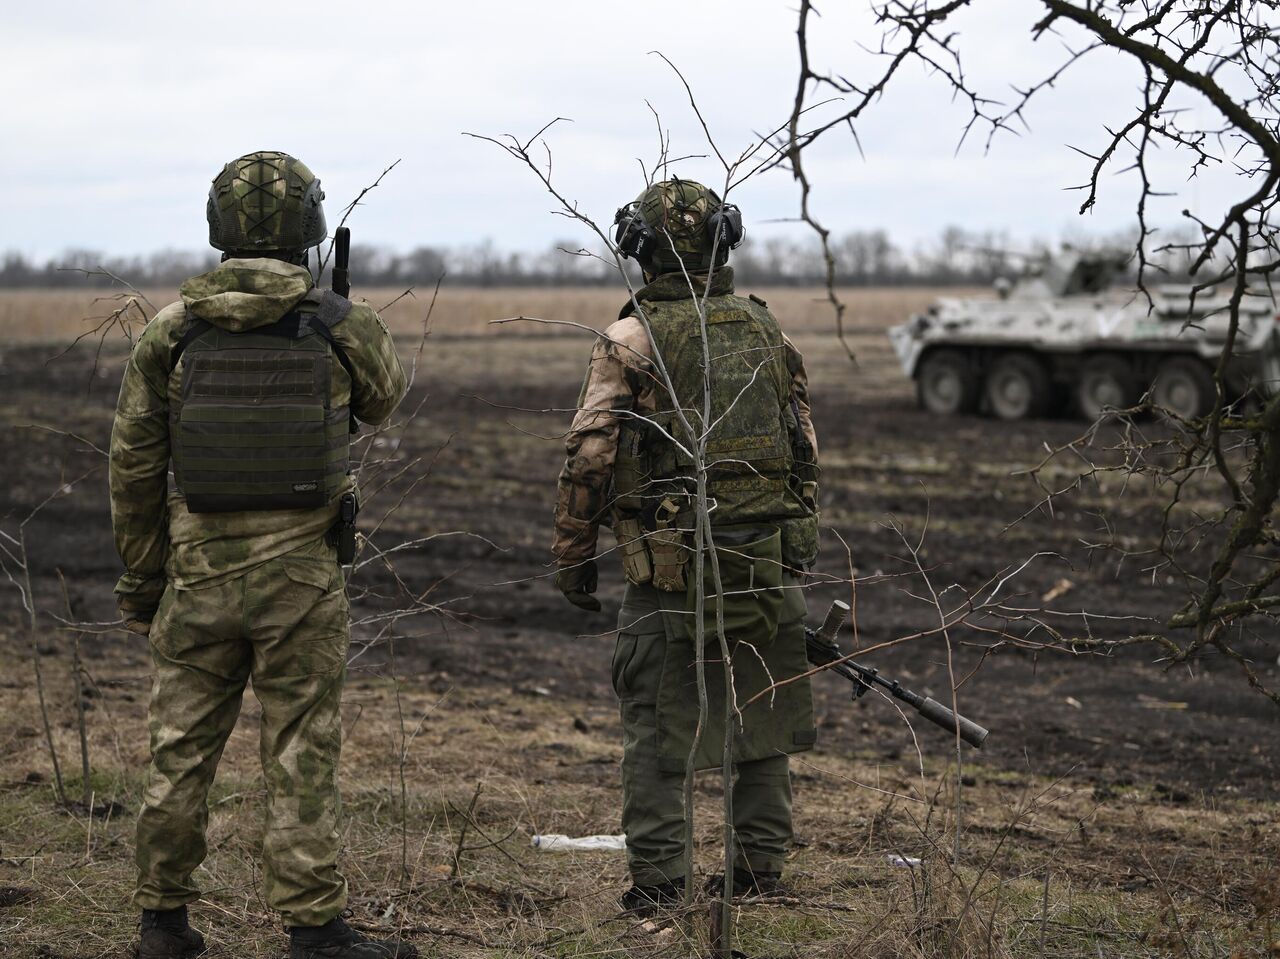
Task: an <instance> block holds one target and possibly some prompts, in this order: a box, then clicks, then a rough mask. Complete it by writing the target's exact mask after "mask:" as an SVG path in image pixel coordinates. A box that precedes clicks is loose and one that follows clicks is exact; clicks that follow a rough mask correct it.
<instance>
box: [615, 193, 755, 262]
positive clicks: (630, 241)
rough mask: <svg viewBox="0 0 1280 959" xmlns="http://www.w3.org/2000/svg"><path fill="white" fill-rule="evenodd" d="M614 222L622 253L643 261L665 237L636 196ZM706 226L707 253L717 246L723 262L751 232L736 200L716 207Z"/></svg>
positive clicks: (617, 214)
mask: <svg viewBox="0 0 1280 959" xmlns="http://www.w3.org/2000/svg"><path fill="white" fill-rule="evenodd" d="M712 195H713V196H714V194H712ZM613 224H614V226H615V227H617V229H616V230H615V231H614V237H613V239H614V242H615V243H616V244H617V245H618V252H619V253H621V254H622V255H623V256H624V257H630V258H631V259H634V260H638V261H639V262H640V263H641V264H644V263H647V262H649V261H651V260H652V259H653V254H654V253H655V252H657V250H658V244H659V242H660V240H661V238H660V237H659V235H658V231H657V230H656V229H655V228H654V227H653V226H651V225H650V224H649V223H647V222H646V221H645V219H644V217H643V216H642V215H641V213H640V201H639V200H632V201H631V202H630V203H628V204H627V205H626V206H624V207H620V208H619V209H618V212H617V213H616V214H614V217H613ZM703 229H704V230H705V231H706V234H707V250H706V254H707V255H708V256H709V255H710V253H711V250H712V249H713V248H714V249H715V251H716V259H718V260H719V261H720V262H721V263H723V262H724V259H725V258H726V257H727V256H728V255H729V251H730V250H732V249H734V248H736V247H737V246H738V245H739V244H740V243H741V242H742V241H743V239H745V238H746V235H747V231H746V230H745V229H744V228H743V226H742V211H741V210H739V209H738V207H737V206H736V205H735V204H733V203H721V204H720V205H719V206H718V207H716V209H715V210H713V211H712V212H711V214H710V215H709V216H708V217H707V218H706V220H705V221H703ZM706 265H707V266H710V265H711V264H710V263H708V264H706Z"/></svg>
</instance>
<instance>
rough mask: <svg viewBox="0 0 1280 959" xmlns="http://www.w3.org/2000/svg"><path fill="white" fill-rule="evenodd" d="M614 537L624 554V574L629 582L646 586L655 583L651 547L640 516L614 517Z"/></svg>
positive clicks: (619, 549)
mask: <svg viewBox="0 0 1280 959" xmlns="http://www.w3.org/2000/svg"><path fill="white" fill-rule="evenodd" d="M613 535H614V536H615V537H617V540H618V551H619V552H621V553H622V572H623V574H624V575H625V576H626V577H627V582H628V583H632V584H633V585H636V586H644V585H645V584H646V583H651V582H653V562H652V561H651V560H650V559H649V547H648V546H647V545H646V543H645V539H646V537H645V531H644V524H643V523H641V522H640V517H639V516H630V517H626V518H623V517H621V516H616V517H614V520H613Z"/></svg>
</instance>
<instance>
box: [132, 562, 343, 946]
mask: <svg viewBox="0 0 1280 959" xmlns="http://www.w3.org/2000/svg"><path fill="white" fill-rule="evenodd" d="M349 635H350V631H349V619H348V606H347V597H346V592H345V589H344V586H343V581H342V573H341V570H340V568H339V566H338V564H337V558H336V556H335V553H334V550H333V549H332V548H331V547H329V546H327V545H326V544H325V543H324V541H323V540H321V541H318V542H317V543H314V544H312V545H310V546H306V547H303V548H301V549H298V550H295V551H294V552H292V553H288V554H286V555H284V556H282V557H280V558H278V559H274V560H271V561H269V562H267V563H264V564H263V565H261V566H258V567H256V568H254V569H251V570H250V571H249V572H247V573H245V574H244V575H243V576H240V577H237V578H236V579H233V580H230V581H228V582H225V583H221V584H219V585H216V586H211V587H208V588H205V589H191V590H176V589H174V588H173V587H172V586H170V587H169V588H168V589H167V590H166V592H165V594H164V598H163V599H162V600H161V602H160V608H159V610H158V611H157V613H156V617H155V620H154V622H153V624H152V627H151V634H150V640H151V655H152V659H153V661H154V663H155V680H154V685H153V687H152V693H151V709H150V733H151V766H150V769H149V770H148V773H147V780H146V787H145V791H144V793H143V801H142V810H141V813H140V814H139V817H138V836H137V865H138V887H137V892H136V894H135V896H134V902H135V904H136V905H138V906H139V907H141V908H143V909H173V908H176V907H177V906H180V905H183V904H184V903H188V902H191V901H193V900H195V899H198V898H199V897H200V890H199V889H198V888H197V887H196V886H195V885H194V884H193V879H192V873H193V872H194V871H195V869H196V867H197V866H199V865H200V863H201V862H202V861H203V860H204V858H205V854H206V852H207V846H206V839H205V832H206V829H207V826H208V821H209V807H208V796H209V788H210V786H211V785H212V784H213V777H214V773H215V772H216V771H217V768H218V761H219V759H220V758H221V757H222V750H223V748H224V746H225V745H226V742H227V737H228V736H230V735H231V731H232V729H233V728H234V726H235V724H236V719H237V717H238V716H239V713H240V702H241V699H242V698H243V696H244V691H245V686H246V684H247V683H248V681H249V680H250V678H252V680H253V691H254V694H255V695H256V696H257V698H258V702H259V703H260V704H261V706H262V722H261V743H260V744H261V757H262V770H263V775H264V777H265V780H266V786H267V812H266V829H265V835H264V838H263V844H262V855H263V860H264V870H263V893H264V896H265V898H266V901H267V903H268V904H269V905H270V906H271V907H272V908H274V909H276V910H278V911H279V912H280V913H281V914H282V915H283V917H284V921H285V924H286V925H289V926H316V925H322V924H323V923H325V922H327V921H328V920H329V919H331V918H333V917H334V916H336V915H337V914H338V913H339V912H341V911H342V909H343V908H344V907H345V906H346V899H347V884H346V880H344V879H343V878H342V876H341V875H340V874H339V872H338V870H337V865H336V862H337V856H338V847H339V836H338V816H339V812H340V800H339V796H338V783H337V767H338V756H339V752H340V750H341V744H342V719H341V715H340V711H339V703H340V699H341V695H342V685H343V680H344V678H345V675H346V655H347V645H348V639H349Z"/></svg>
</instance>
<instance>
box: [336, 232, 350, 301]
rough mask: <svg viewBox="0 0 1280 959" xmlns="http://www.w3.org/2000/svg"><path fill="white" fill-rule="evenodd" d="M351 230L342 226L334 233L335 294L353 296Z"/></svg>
mask: <svg viewBox="0 0 1280 959" xmlns="http://www.w3.org/2000/svg"><path fill="white" fill-rule="evenodd" d="M350 264H351V228H350V227H346V226H340V227H338V228H337V229H336V230H334V231H333V292H334V293H337V294H338V295H339V296H350V295H351V272H350V270H349V266H350Z"/></svg>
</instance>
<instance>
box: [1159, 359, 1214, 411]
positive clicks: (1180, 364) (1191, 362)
mask: <svg viewBox="0 0 1280 959" xmlns="http://www.w3.org/2000/svg"><path fill="white" fill-rule="evenodd" d="M1217 392H1218V391H1217V387H1216V386H1214V384H1213V374H1212V373H1210V372H1209V368H1208V367H1207V366H1205V365H1204V364H1203V363H1201V362H1200V361H1199V360H1196V359H1192V358H1191V357H1189V356H1174V357H1171V358H1169V359H1167V360H1165V361H1164V362H1162V363H1161V364H1160V366H1159V367H1158V368H1157V369H1156V379H1155V382H1154V383H1152V384H1151V400H1152V402H1153V403H1155V405H1156V409H1157V410H1164V411H1166V412H1168V413H1172V414H1173V415H1174V416H1178V417H1181V418H1182V419H1184V420H1189V419H1195V418H1196V417H1197V416H1205V415H1206V414H1207V413H1208V412H1209V411H1210V410H1211V409H1213V403H1214V400H1215V399H1216V398H1217Z"/></svg>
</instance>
